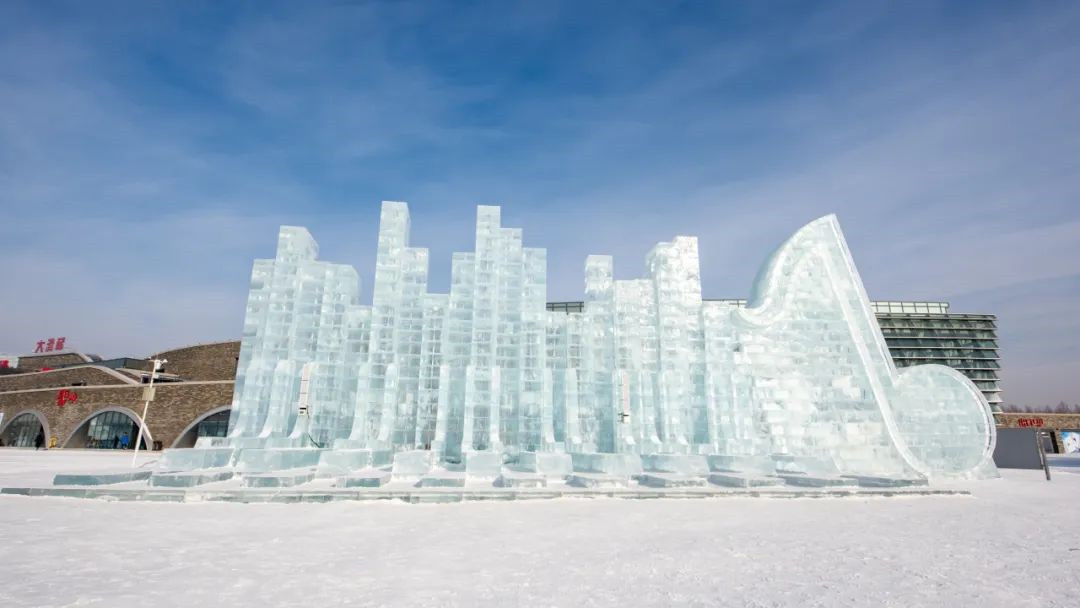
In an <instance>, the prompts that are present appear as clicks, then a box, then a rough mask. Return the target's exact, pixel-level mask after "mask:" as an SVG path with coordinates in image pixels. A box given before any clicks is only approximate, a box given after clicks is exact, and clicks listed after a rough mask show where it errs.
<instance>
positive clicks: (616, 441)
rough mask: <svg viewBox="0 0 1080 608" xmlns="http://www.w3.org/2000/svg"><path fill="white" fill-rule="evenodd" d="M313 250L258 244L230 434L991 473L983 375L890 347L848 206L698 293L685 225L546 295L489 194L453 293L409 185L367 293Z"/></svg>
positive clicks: (716, 462) (543, 455) (384, 216)
mask: <svg viewBox="0 0 1080 608" xmlns="http://www.w3.org/2000/svg"><path fill="white" fill-rule="evenodd" d="M317 251H318V248H317V245H316V244H315V242H314V240H313V239H312V238H311V236H310V235H309V234H308V232H307V231H306V230H304V229H303V228H297V227H289V226H286V227H282V228H281V232H280V235H279V238H278V249H277V255H276V257H275V258H274V259H273V260H257V261H256V262H255V265H254V269H253V271H252V280H251V292H250V295H249V298H248V305H247V314H246V316H245V321H244V335H243V341H242V347H241V354H240V359H239V366H238V369H237V379H236V392H235V397H234V402H233V413H232V418H231V420H230V432H229V437H228V439H227V440H226V441H225V443H226V444H227V445H230V446H233V447H243V448H303V447H315V448H320V449H323V450H328V451H330V452H341V451H348V450H352V451H363V450H366V451H368V452H391V453H397V454H398V456H397V460H396V461H395V465H394V466H395V471H397V470H398V469H399V467H400V469H401V470H412V468H413V467H420V470H423V467H425V466H428V465H430V464H431V463H442V464H443V465H447V466H453V465H460V464H463V463H464V464H467V465H468V466H470V467H471V466H473V465H475V466H481V464H478V463H488V464H489V465H491V466H494V467H495V468H496V469H497V468H498V467H499V466H500V465H501V464H503V463H515V462H517V463H520V464H525V463H532V464H533V465H536V463H540V462H548V463H549V464H550V463H556V464H555V465H552V466H556V468H561V469H567V468H569V467H571V466H572V467H573V468H574V469H575V470H588V471H603V472H611V471H622V472H627V471H629V472H633V471H635V470H641V468H642V466H643V464H642V463H644V465H645V468H646V469H649V468H653V469H656V468H657V467H659V468H660V470H671V471H675V472H679V471H683V470H690V469H694V468H695V467H698V466H699V464H698V463H700V462H702V461H703V460H704V459H705V458H708V462H709V464H710V466H713V467H718V466H719V467H722V468H727V469H735V470H738V469H757V468H759V467H763V469H764V470H768V471H777V470H780V471H784V470H788V471H793V472H798V473H804V474H806V473H818V474H835V475H877V476H905V475H906V476H921V477H928V478H933V477H977V476H990V475H993V474H994V473H995V471H994V468H993V463H992V461H991V459H990V455H991V453H992V450H993V443H994V438H995V435H994V424H993V418H992V416H991V414H990V409H989V406H988V405H987V403H986V401H985V399H984V398H983V396H982V394H981V393H980V392H979V391H978V390H977V389H976V388H975V386H974V385H972V383H971V382H970V381H969V380H968V379H967V378H965V377H964V376H963V375H961V374H960V373H958V372H956V371H954V370H952V369H950V368H947V367H942V366H937V365H926V366H919V367H909V368H906V369H903V370H898V369H897V368H896V367H895V365H894V364H893V362H892V359H891V358H890V356H889V351H888V348H887V347H886V344H885V341H884V339H883V337H882V335H881V331H880V330H879V328H878V326H877V324H876V321H875V319H874V316H873V313H872V312H871V308H870V303H869V300H868V298H867V295H866V293H865V291H864V289H863V286H862V282H861V280H860V279H859V276H858V273H857V272H856V270H855V266H854V263H853V262H852V259H851V255H850V253H849V251H848V249H847V245H846V243H845V241H844V238H843V235H842V234H841V232H840V228H839V224H838V223H837V221H836V218H835V217H833V216H827V217H824V218H821V219H819V220H816V221H814V222H811V223H810V224H808V225H807V226H805V227H804V228H802V229H801V230H799V231H798V232H797V233H796V234H795V235H794V236H793V237H791V238H790V239H789V240H788V241H787V242H785V243H783V244H782V245H781V246H780V247H779V248H778V249H777V250H776V251H775V252H774V253H773V254H772V256H771V257H770V258H769V260H768V261H767V262H766V264H765V265H764V267H763V268H762V270H761V272H760V274H759V276H758V278H757V280H756V281H755V284H754V287H753V293H752V295H751V297H750V299H749V301H748V305H747V306H746V307H735V306H731V305H729V304H725V303H721V302H711V301H702V298H701V280H700V270H699V261H698V249H697V239H696V238H693V237H685V236H680V237H676V238H675V239H673V240H672V241H671V242H665V243H660V244H658V245H657V246H656V247H654V248H653V249H652V251H651V252H650V253H649V254H648V257H647V260H646V272H645V276H644V277H643V278H640V279H635V280H625V281H623V280H615V279H614V276H613V275H614V261H613V259H612V258H611V257H609V256H600V255H594V256H589V257H588V258H587V260H586V262H585V307H584V312H582V313H563V312H549V311H547V310H546V307H545V301H546V252H545V250H544V249H537V248H531V247H525V246H523V241H522V232H521V230H520V229H517V228H505V227H503V226H502V225H501V221H500V209H499V207H490V206H481V207H479V208H478V210H477V222H476V243H475V251H473V252H471V253H456V254H454V256H453V260H452V273H451V274H452V278H451V286H450V293H449V294H431V293H427V275H428V252H427V250H426V249H420V248H415V247H412V246H410V244H409V211H408V207H407V206H406V205H405V204H404V203H396V202H386V203H383V207H382V213H381V217H380V227H379V238H378V255H377V259H376V269H375V285H374V293H373V297H372V304H371V306H370V307H369V306H363V305H361V304H359V282H358V279H357V276H356V273H355V271H354V270H353V269H352V268H351V267H349V266H343V265H338V264H330V263H327V262H321V261H318V260H317V259H316V258H317ZM558 455H561V456H558ZM560 458H561V460H560ZM369 460H370V459H369ZM365 462H367V460H365ZM560 463H561V464H560ZM484 466H487V465H484ZM537 466H539V465H537Z"/></svg>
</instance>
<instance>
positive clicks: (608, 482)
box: [566, 473, 630, 488]
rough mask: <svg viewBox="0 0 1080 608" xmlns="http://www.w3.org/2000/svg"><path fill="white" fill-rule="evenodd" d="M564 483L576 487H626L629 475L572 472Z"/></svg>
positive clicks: (628, 484) (628, 483)
mask: <svg viewBox="0 0 1080 608" xmlns="http://www.w3.org/2000/svg"><path fill="white" fill-rule="evenodd" d="M566 485H568V486H574V487H576V488H626V487H629V486H630V477H629V476H627V477H624V476H622V475H604V474H600V473H574V474H573V475H571V476H569V477H567V478H566Z"/></svg>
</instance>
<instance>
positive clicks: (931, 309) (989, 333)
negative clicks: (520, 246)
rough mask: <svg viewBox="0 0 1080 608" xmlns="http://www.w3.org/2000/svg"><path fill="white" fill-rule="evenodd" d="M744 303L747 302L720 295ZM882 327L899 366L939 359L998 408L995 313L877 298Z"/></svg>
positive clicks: (578, 306) (558, 307)
mask: <svg viewBox="0 0 1080 608" xmlns="http://www.w3.org/2000/svg"><path fill="white" fill-rule="evenodd" d="M705 301H718V302H726V303H728V304H733V305H735V306H745V305H746V300H741V299H718V300H709V299H705ZM870 306H871V307H872V308H873V310H874V314H875V315H876V316H877V322H878V326H880V327H881V333H882V335H884V336H885V342H886V343H887V344H888V345H889V354H891V355H892V358H893V362H894V363H896V366H897V367H908V366H911V365H922V364H925V363H937V364H939V365H946V366H948V367H951V368H953V369H955V370H957V371H959V372H960V373H962V374H964V375H965V376H967V377H968V378H969V379H970V380H971V381H972V382H973V383H974V384H975V386H976V387H978V388H979V390H980V391H982V393H983V395H984V396H985V397H986V400H987V402H989V403H990V406H991V407H992V408H994V410H995V411H997V409H998V405H999V404H1000V403H1001V388H1000V387H999V385H998V373H999V370H1000V369H1001V366H1000V365H999V363H998V352H997V348H998V347H997V317H995V316H994V315H973V314H953V313H950V312H949V303H948V302H902V301H889V300H883V301H874V302H871V303H870ZM584 307H585V304H584V302H548V304H547V309H548V310H551V311H557V312H567V313H570V312H583V311H584Z"/></svg>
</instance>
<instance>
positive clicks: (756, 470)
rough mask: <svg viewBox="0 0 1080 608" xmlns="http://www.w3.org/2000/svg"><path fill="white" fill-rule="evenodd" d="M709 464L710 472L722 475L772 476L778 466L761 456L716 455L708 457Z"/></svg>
mask: <svg viewBox="0 0 1080 608" xmlns="http://www.w3.org/2000/svg"><path fill="white" fill-rule="evenodd" d="M706 458H707V460H708V462H709V470H711V471H715V472H720V473H753V474H757V475H772V474H773V473H775V472H776V464H775V463H774V462H773V461H772V459H771V458H765V457H761V456H727V455H720V454H714V455H712V456H707V457H706Z"/></svg>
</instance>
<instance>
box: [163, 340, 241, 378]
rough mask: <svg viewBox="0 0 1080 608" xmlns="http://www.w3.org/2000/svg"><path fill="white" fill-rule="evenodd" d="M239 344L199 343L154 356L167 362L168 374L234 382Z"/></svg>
mask: <svg viewBox="0 0 1080 608" xmlns="http://www.w3.org/2000/svg"><path fill="white" fill-rule="evenodd" d="M239 355H240V341H239V340H232V341H229V342H216V343H213V344H197V345H194V346H185V347H183V348H175V349H173V350H167V351H163V352H160V353H156V354H154V355H152V357H153V358H157V359H168V360H169V362H168V363H166V364H165V371H166V372H168V373H170V374H176V375H178V376H180V377H181V378H183V379H184V380H235V379H236V359H237V357H238V356H239Z"/></svg>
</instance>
